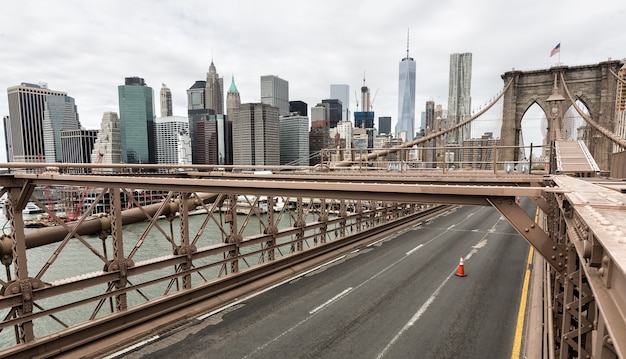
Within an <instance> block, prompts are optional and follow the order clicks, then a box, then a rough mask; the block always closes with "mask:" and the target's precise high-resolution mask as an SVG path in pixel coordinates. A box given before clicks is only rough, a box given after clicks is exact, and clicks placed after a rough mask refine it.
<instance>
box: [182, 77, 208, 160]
mask: <svg viewBox="0 0 626 359" xmlns="http://www.w3.org/2000/svg"><path fill="white" fill-rule="evenodd" d="M205 100H206V81H196V82H195V83H194V84H193V85H192V86H191V87H190V88H189V89H188V90H187V117H188V118H189V139H190V141H191V153H192V163H200V162H199V160H198V156H199V152H200V151H201V150H199V147H198V146H201V145H200V144H198V122H200V121H206V120H208V119H209V116H210V115H215V111H214V110H209V109H207V108H206V104H205Z"/></svg>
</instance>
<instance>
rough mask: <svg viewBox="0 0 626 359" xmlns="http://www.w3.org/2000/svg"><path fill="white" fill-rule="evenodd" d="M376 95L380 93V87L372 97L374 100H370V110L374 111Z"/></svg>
mask: <svg viewBox="0 0 626 359" xmlns="http://www.w3.org/2000/svg"><path fill="white" fill-rule="evenodd" d="M376 95H378V89H376V92H374V97H372V101H371V102H370V110H371V111H374V101H375V100H376Z"/></svg>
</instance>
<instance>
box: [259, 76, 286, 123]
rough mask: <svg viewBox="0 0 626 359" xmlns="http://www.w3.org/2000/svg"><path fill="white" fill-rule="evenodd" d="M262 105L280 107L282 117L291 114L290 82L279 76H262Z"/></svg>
mask: <svg viewBox="0 0 626 359" xmlns="http://www.w3.org/2000/svg"><path fill="white" fill-rule="evenodd" d="M261 103H264V104H268V105H271V106H274V107H278V112H279V114H280V115H281V116H285V115H288V114H289V82H287V80H283V79H281V78H280V77H278V76H274V75H265V76H261Z"/></svg>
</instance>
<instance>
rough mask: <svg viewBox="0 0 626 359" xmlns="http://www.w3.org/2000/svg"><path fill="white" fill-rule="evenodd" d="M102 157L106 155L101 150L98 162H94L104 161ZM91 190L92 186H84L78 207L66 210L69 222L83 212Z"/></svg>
mask: <svg viewBox="0 0 626 359" xmlns="http://www.w3.org/2000/svg"><path fill="white" fill-rule="evenodd" d="M102 157H104V153H102V152H99V153H98V157H97V158H96V162H94V163H102ZM90 190H91V188H90V187H83V191H82V192H81V194H80V196H79V197H78V203H77V204H76V207H74V208H73V210H72V211H67V210H66V211H65V215H66V216H67V221H68V222H70V221H75V220H77V219H78V218H80V216H81V215H82V214H83V211H84V210H85V208H84V206H85V200H86V199H87V194H88V193H89V191H90Z"/></svg>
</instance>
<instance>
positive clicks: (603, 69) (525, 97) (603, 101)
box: [500, 60, 622, 171]
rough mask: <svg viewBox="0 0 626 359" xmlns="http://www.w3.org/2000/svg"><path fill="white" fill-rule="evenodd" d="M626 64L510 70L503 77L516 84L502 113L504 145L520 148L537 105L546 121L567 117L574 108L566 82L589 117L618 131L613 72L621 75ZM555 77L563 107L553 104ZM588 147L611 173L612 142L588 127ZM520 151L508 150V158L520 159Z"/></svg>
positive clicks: (615, 87) (511, 89)
mask: <svg viewBox="0 0 626 359" xmlns="http://www.w3.org/2000/svg"><path fill="white" fill-rule="evenodd" d="M621 67H622V62H621V61H617V60H609V61H605V62H601V63H599V64H595V65H584V66H555V67H551V68H549V69H545V70H534V71H517V70H513V71H508V72H506V73H504V74H503V75H502V79H503V80H504V84H505V85H506V84H507V83H509V81H511V80H512V81H513V82H512V83H511V86H510V87H509V89H508V90H507V92H506V93H505V94H504V105H503V112H502V129H501V134H500V139H501V145H502V146H519V145H520V143H519V141H520V133H521V131H522V124H521V122H522V117H523V116H524V114H525V113H526V111H527V110H528V109H529V108H530V107H531V106H532V105H533V104H535V103H536V104H537V105H539V106H540V107H541V108H542V109H543V112H544V114H545V115H546V118H548V119H550V118H551V116H555V115H556V113H557V112H558V113H559V115H560V118H561V119H562V116H563V114H564V113H565V112H566V111H567V110H568V109H569V108H570V107H571V106H572V105H573V104H572V101H570V99H569V98H568V97H567V95H566V93H565V90H564V89H563V86H562V84H561V78H563V79H564V80H565V83H566V85H567V87H568V88H569V91H570V93H571V95H572V97H573V98H574V101H576V100H580V101H581V102H582V103H583V104H584V105H585V106H586V107H587V109H588V110H589V116H590V117H591V119H592V120H594V121H595V122H597V123H598V124H599V125H600V126H602V127H604V128H606V129H608V130H610V131H613V132H617V131H616V129H615V123H614V121H615V101H616V93H617V82H618V80H617V78H616V77H615V76H614V75H613V74H612V73H611V71H612V72H613V73H615V74H618V73H619V70H620V68H621ZM555 75H556V76H557V77H556V78H557V79H558V81H557V82H556V84H557V89H558V93H559V94H560V95H561V96H563V98H564V99H563V100H562V103H559V104H558V105H559V108H558V109H556V108H555V104H554V103H553V104H549V103H548V101H547V100H548V98H549V97H550V96H551V95H552V94H553V90H554V87H555V81H554V80H555ZM548 123H550V121H549V122H548ZM588 128H589V131H588V136H587V139H586V144H587V147H588V148H589V151H590V152H591V154H592V155H593V157H594V159H595V160H596V162H597V164H598V166H599V167H600V169H601V170H603V171H608V170H609V166H610V163H611V154H612V142H611V141H610V140H609V139H608V138H606V137H605V136H603V135H602V134H601V133H600V132H598V131H596V130H595V129H593V128H591V126H588ZM518 156H519V151H515V150H514V149H513V148H510V149H506V150H505V153H504V157H505V158H504V159H505V160H508V161H517V160H519V158H518Z"/></svg>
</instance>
